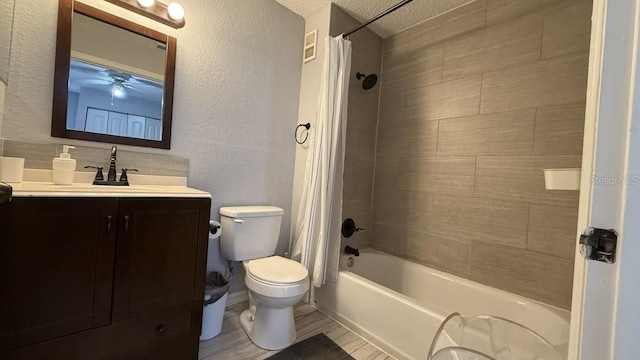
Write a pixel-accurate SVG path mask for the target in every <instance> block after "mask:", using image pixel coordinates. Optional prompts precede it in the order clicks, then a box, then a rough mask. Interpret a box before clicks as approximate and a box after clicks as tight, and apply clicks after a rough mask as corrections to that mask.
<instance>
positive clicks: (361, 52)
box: [329, 4, 382, 248]
mask: <svg viewBox="0 0 640 360" xmlns="http://www.w3.org/2000/svg"><path fill="white" fill-rule="evenodd" d="M359 25H360V23H359V22H357V21H356V20H355V19H354V18H353V17H351V16H350V15H348V14H347V13H346V12H344V11H343V10H342V9H340V8H339V7H338V6H336V5H335V4H331V21H330V25H329V34H331V36H338V35H340V34H342V33H344V32H346V31H349V30H351V29H353V28H354V27H356V26H359ZM350 40H351V45H352V55H351V80H350V81H349V104H348V109H347V117H348V121H347V144H346V151H345V166H344V175H343V179H344V189H343V195H342V200H343V206H342V217H343V219H346V218H353V219H354V221H355V222H356V225H357V226H358V227H361V228H364V229H365V231H361V232H357V233H355V234H354V235H353V236H351V237H350V238H342V246H344V245H350V246H353V247H355V248H364V247H368V246H369V240H370V238H371V231H370V229H371V196H372V192H373V181H372V180H373V168H374V163H373V161H374V153H375V144H376V122H377V121H378V99H379V97H380V84H378V85H376V86H375V87H374V88H372V89H370V90H364V89H362V82H361V81H358V80H357V79H356V73H357V72H361V73H364V74H367V75H369V74H371V73H375V74H377V75H380V70H381V68H382V56H381V54H382V39H381V38H380V37H379V36H378V35H376V34H375V33H374V32H372V31H371V30H369V29H366V28H365V29H362V30H360V31H358V32H357V33H355V34H353V35H351V36H350Z"/></svg>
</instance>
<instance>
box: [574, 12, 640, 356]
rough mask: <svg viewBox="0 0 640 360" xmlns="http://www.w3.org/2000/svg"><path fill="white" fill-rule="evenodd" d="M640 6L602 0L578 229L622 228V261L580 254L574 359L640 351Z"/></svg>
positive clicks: (619, 255) (594, 41)
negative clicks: (588, 258) (607, 261)
mask: <svg viewBox="0 0 640 360" xmlns="http://www.w3.org/2000/svg"><path fill="white" fill-rule="evenodd" d="M639 18H640V16H639V9H638V4H637V1H634V0H616V1H606V0H595V1H594V7H593V16H592V24H593V25H592V35H591V54H590V64H589V86H588V91H587V112H586V114H587V118H586V121H585V137H584V144H585V145H584V151H583V166H582V170H583V171H582V180H581V194H580V214H579V220H578V227H579V228H578V230H579V231H580V232H581V231H583V230H585V229H586V228H587V227H599V228H606V229H609V228H613V229H615V230H617V231H618V233H619V240H618V249H617V250H618V251H617V261H616V262H615V263H614V264H605V263H600V262H593V261H585V260H584V259H583V258H582V256H580V254H576V262H575V272H574V290H573V304H572V313H571V334H570V335H571V338H570V346H569V359H571V360H573V359H581V360H607V359H615V360H626V359H633V360H635V359H637V354H640V343H639V342H638V339H640V326H638V324H640V311H639V310H638V304H639V303H640V289H639V287H638V285H637V282H638V281H637V277H638V275H640V266H639V265H638V264H639V263H638V261H637V259H635V258H634V257H635V256H636V255H637V254H638V253H640V226H639V222H638V214H639V213H640V177H639V176H640V158H639V156H640V138H639V137H638V131H639V130H640V87H638V85H640V78H639V74H640V73H639V71H640V69H639V67H638V62H637V61H638V57H639V56H640V53H639V52H638V45H639V40H638V31H639V26H638V23H639V21H638V19H639Z"/></svg>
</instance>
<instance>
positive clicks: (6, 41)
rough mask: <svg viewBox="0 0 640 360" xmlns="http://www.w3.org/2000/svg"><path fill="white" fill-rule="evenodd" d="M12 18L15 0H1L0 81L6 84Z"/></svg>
mask: <svg viewBox="0 0 640 360" xmlns="http://www.w3.org/2000/svg"><path fill="white" fill-rule="evenodd" d="M12 20H13V0H2V1H0V82H4V83H5V84H6V83H7V80H8V76H7V75H8V73H9V51H10V50H11V25H12ZM0 109H1V108H0Z"/></svg>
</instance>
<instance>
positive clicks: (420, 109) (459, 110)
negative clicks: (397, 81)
mask: <svg viewBox="0 0 640 360" xmlns="http://www.w3.org/2000/svg"><path fill="white" fill-rule="evenodd" d="M480 83H481V78H480V77H473V78H468V79H462V80H453V81H447V82H444V83H440V84H435V85H430V86H424V87H420V88H416V89H414V90H413V91H410V92H407V93H406V94H405V101H404V107H405V109H404V110H405V113H404V116H405V118H406V119H416V120H436V119H446V118H451V117H458V116H466V115H475V114H478V113H479V107H480Z"/></svg>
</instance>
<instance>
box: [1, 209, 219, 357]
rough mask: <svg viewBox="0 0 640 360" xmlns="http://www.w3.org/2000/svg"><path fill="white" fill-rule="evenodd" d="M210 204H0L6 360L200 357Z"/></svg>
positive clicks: (2, 337)
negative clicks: (198, 354)
mask: <svg viewBox="0 0 640 360" xmlns="http://www.w3.org/2000/svg"><path fill="white" fill-rule="evenodd" d="M210 203H211V201H210V199H208V198H194V199H184V198H44V197H23V198H20V197H17V198H14V199H13V201H12V202H10V203H6V204H0V359H65V360H70V359H82V360H85V359H112V358H113V359H197V352H198V339H199V336H200V327H201V321H202V299H203V296H204V281H205V269H206V252H207V238H208V221H209V208H210Z"/></svg>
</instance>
